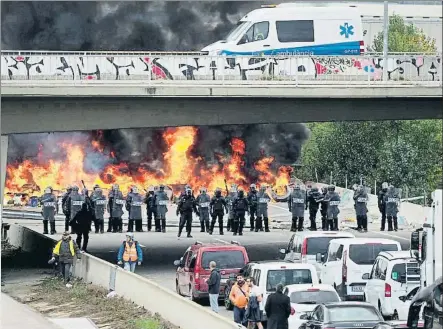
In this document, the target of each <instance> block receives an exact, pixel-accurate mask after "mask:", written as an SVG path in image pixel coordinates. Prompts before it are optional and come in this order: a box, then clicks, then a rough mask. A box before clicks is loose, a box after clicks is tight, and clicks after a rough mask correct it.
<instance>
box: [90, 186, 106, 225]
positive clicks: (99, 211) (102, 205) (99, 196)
mask: <svg viewBox="0 0 443 329" xmlns="http://www.w3.org/2000/svg"><path fill="white" fill-rule="evenodd" d="M106 204H107V200H106V197H105V196H104V195H103V190H102V189H101V188H99V187H98V188H95V190H94V193H93V194H92V197H91V206H92V211H93V213H94V218H95V225H96V226H95V233H104V228H105V209H106Z"/></svg>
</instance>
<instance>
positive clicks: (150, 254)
mask: <svg viewBox="0 0 443 329" xmlns="http://www.w3.org/2000/svg"><path fill="white" fill-rule="evenodd" d="M168 214H169V224H171V225H176V223H178V219H177V217H176V216H175V206H171V207H170V210H169V212H168ZM269 215H270V218H271V221H273V222H272V223H273V225H271V227H286V228H283V229H282V228H280V229H277V228H274V229H272V230H271V232H268V233H267V232H257V233H256V232H250V231H249V229H248V228H247V229H245V232H244V235H243V236H235V237H234V236H233V235H232V233H231V232H225V234H224V235H222V236H220V235H219V234H218V229H217V230H216V232H215V233H214V235H212V236H211V235H209V234H207V233H200V229H199V228H193V232H192V235H193V238H186V237H183V236H186V234H182V237H181V238H177V232H178V228H177V227H168V228H167V232H166V233H157V232H143V233H141V232H140V233H135V234H134V235H135V239H136V240H138V242H139V243H140V245H141V246H142V248H143V251H144V261H143V264H142V265H141V266H140V267H138V268H137V269H136V273H137V274H139V275H142V276H145V277H147V278H149V279H151V280H153V281H155V282H157V283H159V284H161V285H162V286H164V287H165V288H167V289H171V290H174V291H175V270H176V268H175V266H174V265H173V263H174V260H178V259H180V257H181V256H183V254H184V252H185V250H186V248H188V247H189V245H191V244H193V243H195V242H196V241H200V242H202V243H219V244H230V243H231V241H236V242H239V243H240V244H241V245H243V246H245V247H246V249H247V251H248V255H249V258H250V260H253V261H261V260H272V259H278V250H279V249H281V248H285V247H286V246H287V244H288V242H289V239H290V237H291V235H292V234H293V233H292V232H290V231H289V230H288V229H287V227H288V224H289V220H290V217H291V216H290V214H289V212H288V210H287V208H286V205H285V204H277V205H274V204H272V205H270V209H269ZM9 222H10V223H13V222H15V223H20V224H22V225H25V226H28V227H30V228H32V229H35V230H36V231H39V232H41V230H42V223H41V221H37V220H22V219H11V220H9ZM247 222H249V220H248V219H247ZM143 223H144V229H145V230H146V219H144V221H143ZM194 224H195V226H197V225H198V219H197V218H195V219H194ZM305 225H308V221H306V220H305ZM56 229H57V231H58V232H59V233H58V234H56V235H55V236H54V237H55V238H57V239H58V238H60V237H61V234H60V233H61V232H62V231H63V224H62V222H61V221H57V228H56ZM345 229H346V228H345ZM348 229H349V228H348ZM352 232H353V233H354V234H355V235H356V237H368V238H388V239H394V240H396V241H398V242H400V243H401V246H402V249H403V250H407V249H408V248H409V237H410V230H408V229H406V228H403V230H400V231H398V232H379V226H378V224H376V223H374V224H370V225H369V232H367V233H359V232H357V231H354V230H352ZM124 239H125V233H104V234H95V233H91V234H90V242H89V246H88V252H89V253H91V254H93V255H95V256H97V257H100V258H102V259H104V260H106V261H109V262H112V263H116V261H117V259H116V257H117V251H118V248H119V247H120V245H121V243H122V241H124ZM205 306H206V307H209V304H205ZM220 309H221V314H222V315H224V316H226V317H228V318H230V319H232V312H230V311H226V310H225V309H224V307H223V306H222V305H221V308H220Z"/></svg>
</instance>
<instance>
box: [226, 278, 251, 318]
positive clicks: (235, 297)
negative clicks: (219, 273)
mask: <svg viewBox="0 0 443 329" xmlns="http://www.w3.org/2000/svg"><path fill="white" fill-rule="evenodd" d="M248 298H249V286H248V285H247V284H246V282H245V279H244V278H243V276H242V275H237V282H236V283H235V284H234V285H233V286H232V288H231V292H230V294H229V300H230V301H231V302H232V304H233V305H234V322H235V323H239V324H243V322H244V318H245V312H246V306H247V305H248Z"/></svg>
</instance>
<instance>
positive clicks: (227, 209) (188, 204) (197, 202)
mask: <svg viewBox="0 0 443 329" xmlns="http://www.w3.org/2000/svg"><path fill="white" fill-rule="evenodd" d="M83 187H84V188H83V189H82V191H81V192H80V190H79V187H78V186H70V187H68V188H67V192H66V193H65V194H64V195H63V197H62V209H63V213H64V215H65V231H69V229H70V228H71V234H74V233H76V234H77V236H78V238H77V242H78V245H79V246H80V242H81V241H82V239H83V241H84V245H85V247H84V248H83V249H84V250H86V246H87V241H88V239H89V236H88V234H89V232H90V230H91V223H94V226H95V233H104V229H105V210H107V211H108V213H109V217H108V221H107V232H114V233H118V232H122V231H123V221H122V216H123V207H125V209H126V210H127V211H128V214H129V216H128V232H133V231H134V230H135V231H136V232H143V224H142V222H143V219H142V206H143V205H146V209H147V229H148V231H151V230H152V229H153V228H154V230H155V232H166V215H167V212H168V203H169V197H168V195H167V193H166V191H165V185H160V186H158V187H149V188H148V189H147V190H146V194H145V195H142V194H141V193H140V192H139V191H138V188H137V187H132V188H131V190H130V191H129V193H128V194H127V196H126V197H124V196H123V193H122V191H121V190H120V188H119V186H118V184H114V185H113V186H112V189H111V190H110V192H109V195H108V197H106V196H104V195H103V190H102V189H101V188H100V187H99V186H98V185H95V186H94V188H93V191H92V194H91V196H89V191H88V189H86V187H85V186H83ZM225 189H226V196H223V195H222V190H221V189H220V188H217V189H216V191H215V193H214V196H213V197H210V196H209V194H208V193H207V189H206V188H204V187H202V188H201V189H200V191H199V195H198V196H197V197H194V194H193V191H192V189H191V187H190V186H189V185H186V187H185V189H184V191H182V193H181V195H180V196H179V198H178V203H177V204H178V206H177V216H179V218H180V221H179V231H178V236H179V237H180V236H181V234H182V231H183V229H186V233H187V236H188V237H192V236H191V229H192V220H193V217H192V215H193V213H195V214H196V215H197V216H198V217H199V220H200V228H201V230H200V232H207V233H208V234H210V235H212V234H213V233H214V229H215V226H216V224H218V233H219V234H220V235H224V228H225V223H224V218H225V215H227V218H226V231H228V232H229V231H231V232H232V233H233V235H237V234H238V235H243V229H244V226H245V222H246V215H249V224H250V231H255V232H259V231H265V232H269V216H268V203H269V202H270V201H271V197H270V196H269V194H268V193H267V187H266V186H265V185H261V186H260V189H259V190H257V187H256V185H255V184H251V185H250V188H249V191H248V193H247V194H246V195H245V193H244V191H243V190H242V189H239V188H238V186H237V185H235V184H232V185H231V188H230V190H228V187H227V185H226V184H225ZM354 190H355V193H354V202H355V204H354V207H355V212H356V218H357V226H358V227H357V228H358V230H360V231H367V225H368V217H367V213H368V208H367V203H368V200H369V193H370V189H369V188H367V187H365V186H363V185H355V186H354ZM400 197H401V189H398V188H394V186H392V185H389V186H388V184H387V183H383V184H382V190H381V191H380V192H379V194H378V206H379V210H380V213H381V215H382V223H381V230H384V229H385V222H386V219H387V220H388V230H397V229H398V223H397V213H398V205H399V203H400ZM340 202H341V198H340V195H339V194H338V193H337V192H336V191H335V186H334V185H330V186H328V187H323V188H322V189H321V190H319V188H318V187H316V186H310V185H308V186H305V185H303V184H292V185H291V193H290V195H289V198H288V209H289V211H290V212H291V214H292V225H291V231H302V230H303V229H304V215H305V210H309V220H310V227H309V230H313V231H315V230H317V226H316V218H317V214H318V211H319V210H320V215H321V226H322V227H321V228H322V230H325V231H327V230H338V215H339V213H340V210H339V205H340ZM40 203H41V204H42V215H43V233H44V234H55V233H56V231H55V214H56V208H57V207H56V204H57V198H56V197H55V195H54V194H53V191H52V188H51V187H47V188H46V189H45V193H44V194H43V196H42V197H41V198H40ZM153 221H154V223H152V222H153ZM48 224H49V227H50V228H49V230H50V232H48ZM152 224H154V225H152Z"/></svg>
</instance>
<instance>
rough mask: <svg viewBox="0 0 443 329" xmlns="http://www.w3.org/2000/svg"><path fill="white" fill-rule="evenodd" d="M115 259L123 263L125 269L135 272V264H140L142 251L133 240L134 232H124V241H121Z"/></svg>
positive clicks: (120, 263)
mask: <svg viewBox="0 0 443 329" xmlns="http://www.w3.org/2000/svg"><path fill="white" fill-rule="evenodd" d="M117 261H118V263H117V264H119V265H122V264H123V268H124V269H125V270H126V271H131V272H132V273H134V272H135V266H136V265H138V266H140V265H141V264H142V262H143V251H142V248H141V247H140V245H139V243H138V241H136V240H134V233H132V232H128V233H126V241H123V243H122V245H121V246H120V249H119V250H118V255H117Z"/></svg>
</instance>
